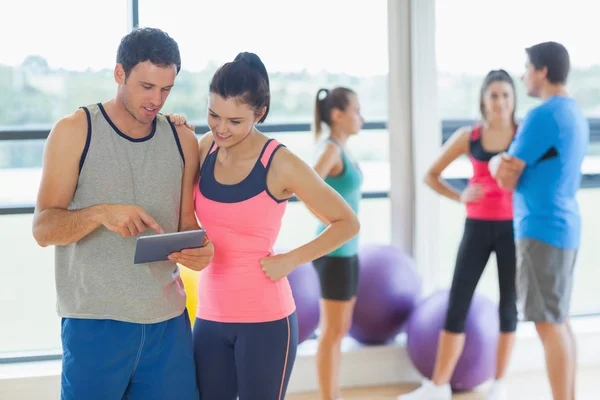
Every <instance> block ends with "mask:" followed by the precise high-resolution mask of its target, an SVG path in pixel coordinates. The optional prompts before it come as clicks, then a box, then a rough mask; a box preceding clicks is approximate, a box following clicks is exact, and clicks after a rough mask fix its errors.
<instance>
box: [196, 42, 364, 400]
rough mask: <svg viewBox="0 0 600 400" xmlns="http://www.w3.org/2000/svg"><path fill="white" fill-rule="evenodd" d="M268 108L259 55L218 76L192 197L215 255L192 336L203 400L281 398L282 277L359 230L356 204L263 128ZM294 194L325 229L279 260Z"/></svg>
mask: <svg viewBox="0 0 600 400" xmlns="http://www.w3.org/2000/svg"><path fill="white" fill-rule="evenodd" d="M269 104H270V91H269V77H268V75H267V71H266V68H265V66H264V65H263V63H262V61H261V60H260V58H259V57H258V56H256V55H255V54H252V53H240V54H238V56H237V57H236V58H235V60H234V61H232V62H228V63H226V64H225V65H223V66H222V67H221V68H219V70H217V72H216V73H215V75H214V76H213V78H212V81H211V83H210V97H209V104H208V125H209V127H210V132H209V133H207V134H205V135H204V136H203V137H202V138H201V139H200V141H199V150H200V165H201V168H200V173H199V180H198V185H196V193H195V209H196V216H197V218H198V220H199V222H200V224H201V226H202V227H203V228H204V229H206V232H207V236H208V238H209V239H210V241H211V242H212V244H213V245H214V249H215V250H214V257H213V259H212V262H211V263H210V264H209V265H208V266H207V267H206V268H205V269H204V270H203V271H202V272H201V273H200V276H199V283H198V311H197V315H196V320H195V323H194V332H193V340H194V357H195V360H196V376H197V381H198V386H199V389H200V398H201V399H202V400H213V399H219V400H235V399H237V398H238V396H239V399H240V400H276V399H277V400H281V399H283V398H284V397H285V392H286V388H287V383H288V380H289V377H290V374H291V371H292V366H293V364H294V360H295V355H296V345H297V340H298V339H297V338H298V333H297V322H296V314H295V304H294V300H293V297H292V292H291V289H290V285H289V283H288V280H287V278H286V276H287V275H288V274H289V273H290V272H291V271H292V270H293V269H294V268H296V267H297V266H299V265H301V264H304V263H306V262H309V261H312V260H314V259H316V258H318V257H321V256H323V255H325V254H327V253H329V252H331V251H333V250H334V249H336V248H338V247H340V246H341V245H343V244H344V243H345V242H347V241H348V240H350V239H351V238H352V237H354V236H355V235H356V234H357V233H358V230H359V222H358V219H357V217H356V215H355V214H354V213H353V211H352V210H351V208H350V206H349V205H348V204H347V203H346V202H345V201H344V200H343V199H342V198H341V197H340V196H339V195H338V194H337V193H336V192H335V191H334V190H333V189H332V188H331V187H330V186H329V185H327V184H326V183H325V182H324V181H323V180H322V179H321V178H320V177H319V176H318V175H317V174H316V173H315V172H314V170H313V169H312V168H311V167H310V166H309V165H307V164H306V163H304V162H303V161H301V160H300V159H299V158H298V157H297V156H295V155H294V154H293V153H291V152H290V151H289V150H287V149H286V148H285V147H284V146H283V145H282V144H280V143H278V142H277V141H275V140H273V139H269V138H268V137H266V136H265V135H263V134H262V133H261V132H259V131H258V130H257V128H256V127H255V124H259V123H261V122H263V121H264V120H265V118H266V117H267V114H268V112H269ZM292 195H296V196H297V197H298V198H300V199H301V200H302V201H304V202H305V203H306V205H307V206H308V207H309V208H310V209H311V210H313V212H314V213H315V214H318V215H319V216H320V217H321V218H322V219H324V220H326V221H328V228H327V229H326V230H325V231H324V232H323V233H322V234H321V235H319V236H318V237H317V238H316V239H314V240H312V241H311V242H309V243H307V244H305V245H303V246H301V247H299V248H297V249H295V250H292V251H290V252H288V253H285V254H273V245H274V244H275V241H276V239H277V235H278V233H279V229H280V226H281V220H282V217H283V214H284V211H285V208H286V204H287V201H288V199H289V198H290V197H291V196H292Z"/></svg>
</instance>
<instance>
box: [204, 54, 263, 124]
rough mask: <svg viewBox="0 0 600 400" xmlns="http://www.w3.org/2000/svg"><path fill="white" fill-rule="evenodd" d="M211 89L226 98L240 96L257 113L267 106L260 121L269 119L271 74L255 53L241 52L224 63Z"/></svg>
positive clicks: (212, 82) (213, 79) (213, 78)
mask: <svg viewBox="0 0 600 400" xmlns="http://www.w3.org/2000/svg"><path fill="white" fill-rule="evenodd" d="M209 91H210V93H215V94H218V95H219V96H221V97H223V98H225V99H229V98H236V97H239V98H240V99H241V100H242V101H243V102H244V103H246V104H248V105H249V106H250V107H252V109H254V111H255V112H256V114H258V112H259V110H260V109H262V108H263V107H266V108H267V110H266V111H265V114H264V115H263V116H262V118H261V119H260V121H258V123H259V124H260V123H262V122H264V121H265V119H267V114H269V107H270V105H271V92H270V88H269V75H268V74H267V69H266V68H265V65H264V64H263V62H262V61H261V60H260V58H259V57H258V56H257V55H256V54H254V53H247V52H243V53H239V54H238V55H237V56H236V57H235V59H234V60H233V61H231V62H228V63H225V64H224V65H222V66H221V67H220V68H219V69H218V70H217V72H215V74H214V75H213V77H212V80H211V81H210V86H209Z"/></svg>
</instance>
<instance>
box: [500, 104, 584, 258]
mask: <svg viewBox="0 0 600 400" xmlns="http://www.w3.org/2000/svg"><path fill="white" fill-rule="evenodd" d="M589 137H590V130H589V124H588V122H587V119H586V118H585V116H584V115H583V112H582V110H581V109H580V108H579V106H578V105H577V103H576V102H575V100H573V99H571V98H568V97H561V96H554V97H551V98H550V99H549V100H548V101H546V102H545V103H543V104H542V105H540V106H538V107H536V108H534V109H532V110H531V111H530V112H529V113H528V114H527V116H526V117H525V119H524V121H523V122H522V123H521V124H520V125H519V129H518V131H517V134H516V135H515V139H514V141H513V143H512V144H511V146H510V148H509V150H508V153H509V154H510V155H512V156H514V157H517V158H519V159H521V160H523V161H524V162H525V163H526V166H525V169H524V170H523V173H522V175H521V178H520V180H519V183H518V185H517V188H516V190H515V193H514V195H513V208H514V211H513V212H514V224H515V237H516V238H517V239H519V238H533V239H537V240H540V241H543V242H546V243H548V244H550V245H552V246H555V247H558V248H563V249H577V248H579V242H580V235H581V218H580V215H579V205H578V203H577V199H576V193H577V190H578V189H579V186H580V184H581V164H582V162H583V158H584V157H585V155H586V153H587V150H588V144H589Z"/></svg>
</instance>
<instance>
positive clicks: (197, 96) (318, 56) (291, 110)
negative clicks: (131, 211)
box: [140, 0, 388, 123]
mask: <svg viewBox="0 0 600 400" xmlns="http://www.w3.org/2000/svg"><path fill="white" fill-rule="evenodd" d="M386 7H387V5H386V2H372V3H356V4H354V3H348V2H345V1H341V0H335V1H325V2H324V1H319V0H307V1H303V2H302V3H301V4H300V3H297V4H294V5H293V6H292V7H291V8H290V4H288V3H286V2H282V1H278V0H260V1H255V2H248V1H243V0H237V1H227V2H219V1H211V2H207V1H204V2H198V1H194V0H173V1H172V2H171V3H170V4H169V7H168V9H169V10H170V11H169V12H165V3H164V1H162V0H144V1H141V2H140V26H151V27H158V28H161V29H164V30H165V31H167V32H168V33H169V34H170V35H171V36H172V37H173V38H174V39H175V40H176V41H177V42H178V43H179V46H180V49H181V54H182V72H181V74H180V76H179V77H178V78H177V82H176V86H175V88H174V90H173V93H172V96H171V97H170V98H169V100H168V103H167V105H166V108H165V109H168V110H172V111H176V112H179V113H185V114H186V115H187V116H188V117H189V118H190V119H193V120H196V121H204V120H205V119H206V98H207V92H208V84H209V81H210V78H211V76H212V74H213V73H214V71H215V70H216V69H217V68H218V66H219V65H221V64H223V63H224V62H227V61H232V60H233V58H234V57H235V56H236V55H237V54H238V53H239V52H242V51H249V52H254V53H256V54H258V55H259V56H260V57H261V59H262V60H263V62H264V63H265V66H266V67H267V71H269V74H270V79H271V94H272V100H271V111H270V114H269V118H268V120H267V122H272V123H273V122H276V123H289V122H310V121H311V119H312V112H313V102H314V96H315V94H316V92H317V90H318V88H320V87H333V86H335V85H346V86H348V87H351V88H353V89H354V90H356V91H357V92H358V93H359V96H360V100H361V102H362V110H363V114H364V116H365V118H366V119H367V120H369V121H373V120H383V119H385V117H386V116H387V110H386V107H387V101H386V99H387V86H386V77H387V68H388V63H387V24H386V21H387V19H386V13H387V8H386ZM336 16H339V18H336Z"/></svg>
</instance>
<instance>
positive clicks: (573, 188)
mask: <svg viewBox="0 0 600 400" xmlns="http://www.w3.org/2000/svg"><path fill="white" fill-rule="evenodd" d="M526 52H527V56H528V60H527V65H526V68H527V69H526V72H525V74H524V75H523V82H524V83H525V85H526V87H527V91H528V94H529V95H530V96H533V97H539V98H540V99H541V100H542V101H543V103H542V104H541V105H539V106H538V107H535V108H534V109H532V110H531V111H530V112H529V113H528V114H527V116H526V117H525V119H524V120H523V122H522V123H521V124H520V126H519V130H518V131H517V134H516V136H515V140H514V141H513V143H512V145H511V146H510V148H509V150H508V153H504V154H501V155H499V156H497V157H496V160H492V161H491V165H490V170H491V172H492V174H493V175H494V176H495V178H496V180H497V181H498V183H499V185H500V186H501V187H503V188H504V189H507V190H514V196H513V202H514V224H515V240H516V248H517V271H518V273H517V288H518V292H519V302H520V303H521V308H522V313H523V317H524V319H525V320H526V321H533V322H534V323H535V325H536V328H537V331H538V334H539V336H540V339H541V341H542V344H543V345H544V351H545V353H546V364H547V370H548V378H549V380H550V384H551V387H552V393H553V397H554V399H555V400H572V399H574V398H575V396H574V393H575V369H576V357H575V354H576V346H575V337H574V335H573V332H572V330H571V327H570V325H569V319H568V317H569V307H570V302H571V292H572V286H573V268H574V264H575V259H576V255H577V251H578V249H579V244H580V234H581V217H580V214H579V206H578V204H577V199H576V193H577V190H578V189H579V186H580V184H581V164H582V162H583V159H584V157H585V155H586V153H587V149H588V143H589V125H588V122H587V120H586V118H585V116H584V115H583V112H582V111H581V109H580V108H579V106H578V105H577V103H576V102H575V100H574V99H572V98H570V97H568V94H567V92H566V90H565V84H566V80H567V76H568V74H569V69H570V60H569V54H568V52H567V50H566V49H565V48H564V46H562V45H561V44H559V43H555V42H545V43H540V44H537V45H535V46H532V47H530V48H528V49H527V50H526Z"/></svg>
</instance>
